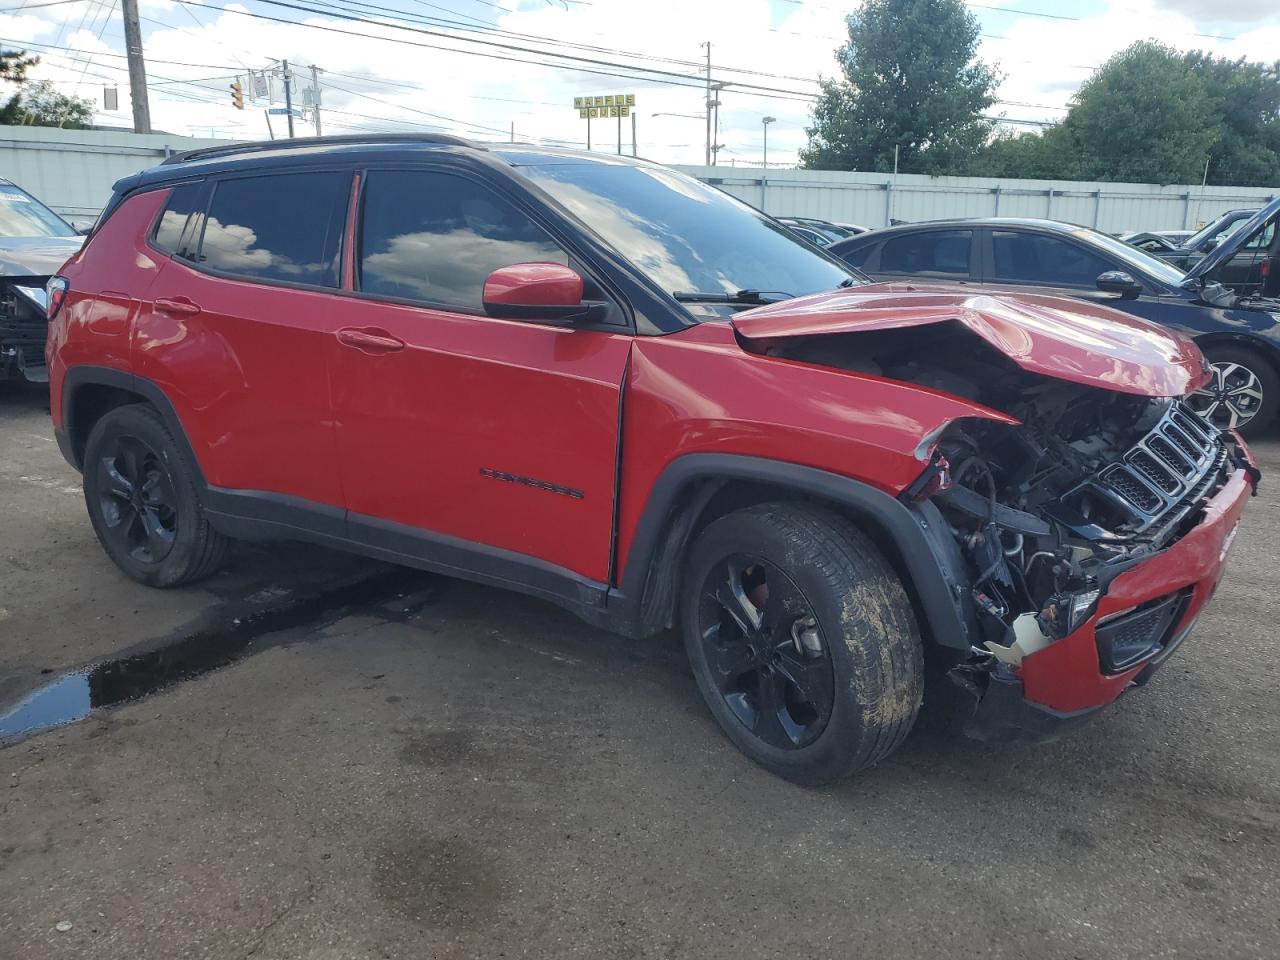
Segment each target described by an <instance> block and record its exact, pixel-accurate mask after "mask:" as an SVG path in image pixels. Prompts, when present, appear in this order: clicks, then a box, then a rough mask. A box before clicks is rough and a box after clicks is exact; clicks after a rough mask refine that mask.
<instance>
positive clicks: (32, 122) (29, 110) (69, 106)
mask: <svg viewBox="0 0 1280 960" xmlns="http://www.w3.org/2000/svg"><path fill="white" fill-rule="evenodd" d="M13 122H14V123H18V124H25V125H27V126H32V127H65V128H67V129H69V130H84V129H86V128H87V127H88V126H89V125H90V124H91V123H92V122H93V101H92V100H85V99H83V98H81V97H68V96H67V95H66V94H63V93H59V92H58V91H57V90H55V89H54V87H53V84H51V83H50V82H49V81H48V80H40V81H37V82H36V83H29V84H27V85H26V86H24V87H23V89H22V91H21V92H20V94H19V100H18V104H17V114H16V119H15V120H13Z"/></svg>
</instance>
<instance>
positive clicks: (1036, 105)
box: [0, 0, 1280, 166]
mask: <svg viewBox="0 0 1280 960" xmlns="http://www.w3.org/2000/svg"><path fill="white" fill-rule="evenodd" d="M0 3H2V4H3V6H0V43H3V45H4V46H5V47H6V48H10V47H14V46H25V47H26V48H27V49H28V50H29V51H30V52H32V53H38V54H39V55H40V57H41V63H40V65H39V66H37V67H36V68H35V69H34V70H32V71H31V74H30V75H31V77H32V78H34V79H48V80H51V81H53V82H54V83H55V84H56V85H57V87H58V88H59V89H60V90H62V91H63V92H65V93H69V94H70V93H74V94H77V95H79V96H83V97H87V98H90V99H92V100H94V101H95V103H97V105H98V106H99V108H101V107H102V106H103V90H104V87H110V86H118V87H119V90H120V94H119V104H120V109H119V110H116V111H106V110H102V109H100V111H99V113H98V114H97V122H98V123H100V124H104V125H113V126H120V127H129V126H130V124H131V114H130V112H129V98H128V81H127V75H126V73H125V70H124V62H125V61H124V56H123V53H124V37H123V28H122V25H121V18H120V11H119V0H0ZM139 4H140V10H141V17H142V30H143V45H144V48H145V51H146V55H147V60H148V75H149V79H150V83H151V115H152V124H153V126H154V127H155V128H156V129H157V130H166V131H170V132H173V133H180V134H191V135H196V136H205V137H207V136H218V137H235V138H239V139H256V138H262V137H265V136H267V133H268V131H267V119H266V117H265V116H264V113H263V109H264V108H265V107H266V106H267V103H266V102H265V101H261V100H259V101H257V102H254V101H249V102H247V103H246V109H245V110H244V111H243V112H242V111H238V110H235V109H234V108H233V107H232V106H231V100H230V96H231V94H230V91H229V89H228V85H229V84H230V82H231V81H232V80H234V79H236V76H237V75H238V74H239V75H243V74H245V73H247V71H249V70H251V69H252V70H260V69H263V68H267V67H270V66H271V65H272V64H273V63H276V62H278V61H280V60H285V59H287V60H288V61H289V62H290V63H291V65H293V66H294V67H295V69H297V70H298V73H299V87H301V86H304V85H305V86H309V85H310V81H309V77H310V70H309V68H310V66H311V64H315V65H316V66H318V67H319V68H321V69H322V70H323V71H324V73H323V75H322V77H321V88H322V103H323V109H322V113H321V119H322V123H323V127H324V131H325V132H326V133H355V132H367V131H373V130H388V131H392V130H394V131H408V130H436V131H448V132H452V133H459V134H462V135H464V136H468V137H471V138H473V139H477V140H491V139H506V138H507V137H509V136H510V131H511V129H512V125H513V124H514V129H515V136H516V138H517V139H521V140H541V141H545V142H552V143H566V144H572V145H576V146H582V145H585V138H586V123H585V121H582V120H580V119H579V118H578V116H577V113H576V111H574V110H573V109H572V104H573V98H574V97H575V96H582V95H587V94H601V95H603V94H613V93H633V94H635V96H636V100H637V104H638V105H637V107H636V113H637V124H636V126H637V133H638V142H639V152H640V154H641V155H642V156H648V157H651V158H653V159H656V160H661V161H665V162H673V163H700V162H701V161H702V158H703V154H704V144H705V128H704V125H703V123H702V122H701V121H700V120H699V119H698V115H699V114H700V113H701V111H702V109H703V101H704V98H705V92H704V90H703V88H702V84H703V83H705V76H706V74H705V58H706V49H705V47H703V46H701V44H702V42H703V41H705V40H710V41H711V60H712V77H713V79H715V80H717V81H719V82H722V83H724V84H725V88H724V90H723V91H722V92H721V94H720V99H721V102H722V107H721V110H720V130H719V136H718V142H719V143H721V144H723V149H722V150H721V152H720V162H721V163H723V164H748V165H756V166H758V165H759V164H760V162H761V159H762V157H761V150H762V137H761V118H762V117H764V116H766V115H768V116H773V117H775V118H777V122H776V123H774V124H773V125H772V126H771V127H770V129H769V162H770V165H771V166H772V165H774V164H775V163H781V162H794V159H795V155H796V150H797V148H798V147H800V146H801V145H802V144H803V142H804V126H805V124H806V121H807V118H808V110H809V103H810V101H811V98H812V95H813V93H814V92H815V90H816V80H817V78H818V77H819V76H820V75H827V76H830V75H832V74H834V73H835V72H836V67H835V62H834V59H833V56H832V54H833V51H834V49H835V47H836V46H837V45H838V44H839V43H840V41H841V39H842V38H843V36H844V34H845V31H844V23H843V17H844V14H845V13H846V12H847V11H848V9H849V8H850V7H851V6H852V4H851V3H842V2H841V0H694V2H689V0H683V2H677V0H432V2H426V0H273V2H265V0H236V2H227V0H186V2H183V0H139ZM969 6H970V7H971V9H972V10H973V12H974V14H975V15H976V16H977V17H978V19H979V21H980V23H981V25H982V48H981V51H980V55H981V56H982V57H983V58H984V59H985V60H987V61H988V62H991V63H994V64H995V65H996V66H998V67H999V69H1000V70H1001V71H1002V73H1003V74H1004V81H1003V83H1002V85H1001V87H1000V93H999V95H1000V99H1001V103H999V104H998V105H997V106H996V107H995V108H994V109H993V111H992V113H993V115H995V116H1001V117H1004V118H1006V120H1007V121H1009V122H1010V123H1012V122H1014V121H1023V122H1026V123H1035V122H1044V121H1046V120H1051V119H1054V118H1057V117H1060V116H1061V115H1062V113H1063V108H1064V107H1065V105H1066V104H1067V102H1068V101H1069V100H1070V98H1071V95H1072V93H1073V92H1074V91H1075V90H1076V89H1077V88H1078V87H1079V85H1080V83H1081V82H1082V81H1084V80H1085V79H1086V78H1087V77H1088V76H1089V74H1090V71H1091V69H1092V68H1093V67H1095V66H1096V65H1097V64H1099V63H1101V62H1102V61H1103V60H1105V59H1106V58H1107V57H1108V56H1109V55H1111V54H1112V53H1114V52H1115V51H1117V50H1120V49H1121V48H1123V47H1125V46H1126V45H1128V44H1129V43H1131V42H1133V41H1134V40H1139V39H1144V38H1156V39H1159V40H1162V41H1164V42H1166V43H1169V44H1172V45H1174V46H1176V47H1179V48H1182V49H1191V48H1200V49H1207V50H1211V51H1213V52H1214V53H1218V54H1222V55H1227V56H1231V57H1237V56H1242V55H1243V56H1247V57H1249V58H1251V59H1258V60H1274V59H1276V57H1277V52H1278V51H1280V4H1277V3H1275V2H1274V0H1074V2H1073V3H1071V4H1064V3H1061V2H1055V0H991V2H989V3H977V2H973V3H970V4H969ZM304 80H305V83H304V82H303V81H304ZM655 114H656V115H655ZM273 120H274V121H275V129H276V133H277V135H282V134H283V130H284V122H285V118H284V117H281V116H276V117H274V118H273ZM1026 128H1029V127H1024V129H1026ZM302 129H303V126H302V123H301V121H299V131H300V132H301V131H302ZM617 135H618V133H617V126H616V121H611V120H598V121H595V122H594V123H593V125H592V136H593V141H594V142H593V146H594V147H595V148H597V149H610V148H613V149H616V142H617ZM623 136H624V142H625V143H626V145H627V149H628V150H629V149H630V146H629V144H630V126H629V125H628V126H627V127H626V128H624V134H623Z"/></svg>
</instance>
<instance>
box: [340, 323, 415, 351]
mask: <svg viewBox="0 0 1280 960" xmlns="http://www.w3.org/2000/svg"><path fill="white" fill-rule="evenodd" d="M337 336H338V342H339V343H341V344H343V345H344V346H348V347H354V348H355V349H357V350H359V351H360V352H362V353H369V354H382V353H396V352H398V351H400V350H403V349H404V341H403V340H401V339H399V338H398V337H393V336H391V334H389V333H387V332H386V331H385V330H361V329H358V328H355V327H347V328H346V329H345V330H339V331H338V334H337Z"/></svg>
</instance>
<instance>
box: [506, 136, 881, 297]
mask: <svg viewBox="0 0 1280 960" xmlns="http://www.w3.org/2000/svg"><path fill="white" fill-rule="evenodd" d="M521 172H522V173H523V174H525V176H527V177H529V178H530V179H531V180H533V181H534V182H535V183H537V184H538V186H540V187H542V188H543V189H544V190H546V191H547V192H548V193H549V194H551V195H552V196H553V197H555V199H557V200H558V201H560V203H561V204H563V205H564V206H565V207H567V208H568V209H569V210H570V211H571V212H572V213H574V214H576V215H577V216H578V217H579V218H581V219H582V220H583V222H585V223H586V224H587V225H588V226H590V227H591V228H592V229H594V230H595V231H596V233H598V234H599V235H600V236H601V237H603V238H604V239H605V240H606V241H608V242H609V243H610V244H611V245H612V246H613V247H614V248H615V249H617V250H618V252H619V253H621V254H622V255H623V256H625V257H627V258H628V259H629V260H631V262H632V263H634V264H635V265H636V266H638V267H639V268H640V269H642V270H644V271H645V272H646V273H647V274H648V275H649V276H650V277H652V278H653V280H654V281H655V282H657V283H658V285H659V286H661V287H662V289H663V290H665V291H667V292H668V293H681V294H682V296H681V299H682V300H689V299H691V298H690V297H688V296H685V295H687V294H708V295H711V296H718V297H730V298H732V297H733V296H735V295H736V294H738V293H739V292H740V291H769V292H770V293H771V294H774V299H784V298H785V297H786V296H793V297H798V296H802V295H804V294H808V293H817V292H819V291H821V290H833V289H835V288H836V287H839V286H841V285H843V286H851V285H852V284H854V283H859V282H863V283H865V282H868V281H867V279H866V278H865V277H863V276H862V275H861V274H858V273H856V272H854V271H853V270H851V269H850V268H848V267H846V266H844V265H842V264H841V263H839V262H838V261H835V260H833V259H831V258H830V257H828V256H825V255H824V254H822V253H819V252H818V250H817V249H816V248H815V247H813V246H812V245H810V244H808V243H805V242H804V241H803V240H801V239H799V238H798V237H797V236H795V234H793V233H791V232H790V231H789V230H787V229H786V228H785V227H782V226H780V225H779V224H776V223H774V222H773V221H772V220H769V219H768V218H766V217H764V216H763V215H761V214H760V213H758V212H756V211H755V210H753V209H752V208H751V207H749V206H747V205H746V204H744V203H741V202H739V201H737V200H735V199H734V198H732V197H730V196H729V195H728V194H726V193H722V192H721V191H719V190H716V189H715V188H714V187H709V186H706V185H705V184H702V183H699V182H698V181H697V180H694V179H692V178H690V177H686V176H685V175H683V174H680V173H676V172H675V171H673V170H667V169H665V168H663V167H657V166H637V165H635V164H632V163H607V162H604V163H602V162H592V163H574V162H567V163H557V162H555V161H549V162H547V163H539V164H534V165H532V166H527V167H522V168H521Z"/></svg>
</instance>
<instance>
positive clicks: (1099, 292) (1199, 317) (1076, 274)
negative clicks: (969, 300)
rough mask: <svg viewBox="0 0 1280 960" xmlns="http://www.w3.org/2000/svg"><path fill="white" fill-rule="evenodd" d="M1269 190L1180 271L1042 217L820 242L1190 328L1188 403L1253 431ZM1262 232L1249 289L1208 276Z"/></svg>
mask: <svg viewBox="0 0 1280 960" xmlns="http://www.w3.org/2000/svg"><path fill="white" fill-rule="evenodd" d="M1277 218H1280V200H1276V201H1273V202H1272V203H1271V204H1270V205H1268V206H1267V207H1265V208H1264V209H1263V210H1260V211H1258V213H1257V214H1256V215H1255V216H1253V217H1252V218H1250V219H1249V221H1248V222H1246V223H1245V224H1244V225H1243V226H1242V227H1241V228H1240V229H1239V230H1238V231H1236V232H1235V233H1233V234H1232V235H1231V236H1230V237H1228V238H1227V239H1226V240H1224V241H1223V242H1222V243H1220V244H1218V246H1217V247H1216V249H1215V250H1213V251H1212V253H1210V254H1209V255H1208V256H1205V257H1202V258H1201V259H1200V260H1199V261H1198V262H1197V263H1196V265H1195V266H1194V267H1192V268H1191V269H1190V270H1188V271H1186V272H1184V271H1182V270H1179V269H1178V268H1176V267H1174V266H1173V265H1172V264H1170V263H1167V262H1165V261H1164V260H1160V259H1158V258H1156V257H1153V256H1150V255H1149V254H1146V253H1143V252H1142V251H1141V250H1138V249H1136V248H1135V247H1132V246H1130V245H1129V244H1127V243H1124V242H1123V241H1121V240H1117V239H1116V238H1115V237H1110V236H1107V235H1106V234H1104V233H1099V232H1098V231H1096V230H1090V229H1088V228H1086V227H1077V226H1073V225H1071V224H1067V223H1057V222H1054V221H1051V220H1015V219H999V218H997V219H987V220H950V221H945V220H939V221H934V222H930V223H914V224H908V225H905V226H901V227H891V228H889V229H886V230H877V231H876V232H874V233H869V234H867V235H865V236H861V237H854V238H852V239H850V240H846V241H843V242H841V243H837V244H832V246H830V247H829V248H828V251H829V252H830V253H831V254H833V255H834V256H838V257H840V258H841V259H843V260H845V261H846V262H847V263H849V264H851V265H852V266H854V267H857V268H858V269H859V270H861V271H862V272H863V273H866V274H869V275H870V276H872V277H874V278H875V279H877V280H899V279H907V278H911V279H919V280H930V281H939V282H945V283H959V284H965V285H972V286H974V287H979V288H981V289H982V290H983V291H984V292H987V291H989V292H991V293H999V292H1006V291H1019V290H1022V291H1026V290H1037V291H1040V292H1044V293H1054V294H1061V295H1063V296H1069V297H1076V298H1079V299H1082V300H1091V301H1094V302H1098V303H1103V304H1106V305H1107V306H1111V307H1114V308H1115V309H1117V310H1123V311H1124V312H1126V313H1131V314H1133V315H1135V316H1139V317H1144V318H1146V319H1148V320H1153V321H1155V322H1157V323H1160V324H1162V325H1164V326H1166V327H1169V328H1171V329H1174V330H1177V331H1180V332H1182V333H1185V334H1187V335H1188V336H1190V337H1192V338H1193V339H1195V341H1196V342H1197V343H1198V344H1199V345H1200V348H1201V349H1202V350H1203V351H1204V353H1205V356H1206V357H1207V358H1208V360H1209V362H1210V363H1211V364H1212V365H1213V371H1214V376H1213V379H1212V380H1211V381H1210V383H1209V385H1208V386H1206V388H1205V389H1204V390H1203V391H1201V392H1200V393H1198V394H1196V395H1195V397H1194V398H1193V400H1194V403H1193V405H1194V406H1195V407H1196V408H1197V410H1198V411H1199V412H1200V413H1202V414H1203V415H1204V416H1206V417H1208V418H1209V419H1210V420H1212V421H1213V422H1214V423H1215V424H1217V425H1219V426H1222V427H1239V428H1241V429H1244V430H1246V431H1247V432H1250V433H1253V432H1256V431H1258V430H1261V429H1264V428H1265V427H1266V426H1267V425H1268V424H1270V423H1271V422H1272V420H1273V419H1274V418H1275V415H1276V411H1277V409H1278V408H1280V240H1278V239H1277V237H1276V231H1275V224H1276V220H1277ZM1259 236H1262V237H1266V238H1268V246H1267V247H1266V248H1265V250H1264V253H1265V256H1264V258H1263V260H1262V262H1261V263H1260V265H1259V273H1260V276H1261V278H1262V279H1261V284H1260V288H1259V290H1258V292H1257V293H1253V294H1250V295H1241V294H1238V293H1235V292H1233V291H1231V290H1229V289H1227V288H1226V287H1224V286H1223V285H1222V284H1221V283H1219V282H1217V276H1218V271H1220V270H1221V268H1222V267H1223V265H1224V264H1226V263H1229V262H1230V261H1231V259H1232V258H1233V257H1234V256H1235V255H1236V254H1238V253H1239V252H1240V250H1241V249H1242V248H1243V247H1245V246H1246V245H1247V244H1248V243H1252V242H1256V239H1257V237H1259Z"/></svg>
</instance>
